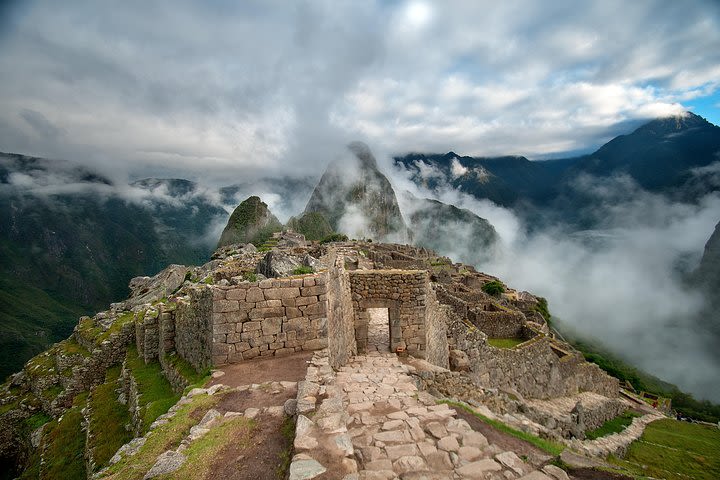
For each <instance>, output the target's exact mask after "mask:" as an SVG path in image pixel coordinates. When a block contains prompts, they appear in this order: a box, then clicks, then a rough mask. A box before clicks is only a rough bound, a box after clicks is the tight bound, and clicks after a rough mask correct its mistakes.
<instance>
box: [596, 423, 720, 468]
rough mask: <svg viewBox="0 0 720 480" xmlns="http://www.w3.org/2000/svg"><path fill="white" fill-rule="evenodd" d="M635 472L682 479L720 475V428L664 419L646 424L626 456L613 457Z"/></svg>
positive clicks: (617, 462) (618, 463) (620, 464)
mask: <svg viewBox="0 0 720 480" xmlns="http://www.w3.org/2000/svg"><path fill="white" fill-rule="evenodd" d="M610 461H611V462H612V463H614V464H616V465H618V466H621V467H623V468H624V469H625V470H627V471H628V472H630V473H632V474H633V475H638V476H645V477H655V478H665V479H668V480H676V479H677V480H680V479H687V478H695V479H708V480H710V479H717V478H720V430H718V428H717V427H710V426H706V425H699V424H695V423H688V422H678V421H676V420H670V419H663V420H658V421H655V422H652V423H651V424H649V425H648V426H647V427H646V428H645V432H644V433H643V435H642V437H640V439H639V440H637V441H635V442H633V443H632V444H631V445H630V448H629V449H628V453H627V455H626V456H625V458H624V459H618V458H612V457H611V458H610Z"/></svg>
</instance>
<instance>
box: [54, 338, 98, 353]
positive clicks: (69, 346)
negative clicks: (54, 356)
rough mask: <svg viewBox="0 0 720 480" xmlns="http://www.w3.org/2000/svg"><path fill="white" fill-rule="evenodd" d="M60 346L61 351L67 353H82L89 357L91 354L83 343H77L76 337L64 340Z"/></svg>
mask: <svg viewBox="0 0 720 480" xmlns="http://www.w3.org/2000/svg"><path fill="white" fill-rule="evenodd" d="M58 346H59V348H60V351H61V352H63V353H64V354H65V355H80V356H83V357H89V356H90V355H91V353H90V352H88V351H87V350H86V349H85V348H84V347H83V346H82V345H80V344H79V343H77V342H76V341H75V339H74V338H72V337H71V338H68V339H67V340H63V341H62V342H60V344H59V345H58Z"/></svg>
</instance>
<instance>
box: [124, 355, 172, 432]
mask: <svg viewBox="0 0 720 480" xmlns="http://www.w3.org/2000/svg"><path fill="white" fill-rule="evenodd" d="M127 365H128V367H129V368H130V370H131V371H132V374H133V376H134V377H135V380H136V381H137V384H138V392H139V393H140V403H141V405H143V407H142V409H143V412H142V418H143V422H142V425H143V431H144V432H145V431H147V429H148V427H150V424H151V423H152V422H154V421H155V419H156V418H157V417H159V416H160V415H162V414H163V413H165V412H167V411H168V410H169V409H170V407H172V406H173V405H174V404H175V403H176V402H177V401H178V400H179V399H180V395H178V394H176V393H175V392H174V391H173V389H172V386H171V385H170V382H168V381H167V380H166V379H165V375H163V373H162V368H161V366H160V363H159V362H157V361H155V362H151V363H147V364H146V363H145V361H144V360H143V359H142V358H140V357H139V356H138V353H137V348H136V347H135V345H130V346H129V347H128V353H127Z"/></svg>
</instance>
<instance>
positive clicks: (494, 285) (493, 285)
mask: <svg viewBox="0 0 720 480" xmlns="http://www.w3.org/2000/svg"><path fill="white" fill-rule="evenodd" d="M481 288H482V291H483V292H485V293H487V294H488V295H492V296H494V297H496V296H499V295H500V294H502V293H505V285H503V284H502V282H501V281H499V280H492V281H490V282H487V283H486V284H485V285H483V286H482V287H481Z"/></svg>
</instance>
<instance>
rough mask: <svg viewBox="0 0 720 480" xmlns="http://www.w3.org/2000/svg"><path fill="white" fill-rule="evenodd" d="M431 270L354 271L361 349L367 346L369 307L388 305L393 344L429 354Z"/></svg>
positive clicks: (357, 337)
mask: <svg viewBox="0 0 720 480" xmlns="http://www.w3.org/2000/svg"><path fill="white" fill-rule="evenodd" d="M427 289H428V274H427V271H425V270H422V271H421V270H355V271H352V272H350V291H351V292H352V304H353V310H354V314H355V340H356V342H357V348H358V351H359V352H363V351H364V350H365V348H366V347H367V338H368V314H367V309H368V308H387V309H388V314H389V315H388V317H389V322H390V348H391V350H392V351H395V349H396V348H398V347H402V348H405V349H406V350H407V352H408V353H410V354H411V355H413V356H416V357H420V358H425V353H426V350H427V348H426V342H427V339H426V331H425V314H426V311H425V310H426V308H425V302H426V293H427Z"/></svg>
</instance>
